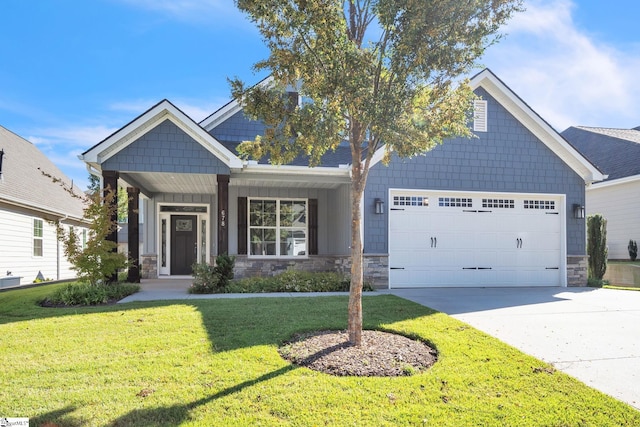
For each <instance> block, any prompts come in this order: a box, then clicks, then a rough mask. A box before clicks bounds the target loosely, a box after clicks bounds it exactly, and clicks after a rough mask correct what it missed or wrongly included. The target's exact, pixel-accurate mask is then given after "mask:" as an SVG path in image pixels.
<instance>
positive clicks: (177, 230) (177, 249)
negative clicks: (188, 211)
mask: <svg viewBox="0 0 640 427" xmlns="http://www.w3.org/2000/svg"><path fill="white" fill-rule="evenodd" d="M197 218H198V217H197V216H195V215H172V216H171V274H172V275H185V274H191V273H192V270H191V266H192V265H193V263H194V262H196V259H197V252H198V233H197V231H198V230H197V228H198V221H197Z"/></svg>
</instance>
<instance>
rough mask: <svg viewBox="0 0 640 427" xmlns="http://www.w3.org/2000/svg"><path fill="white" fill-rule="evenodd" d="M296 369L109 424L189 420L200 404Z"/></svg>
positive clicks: (291, 367) (140, 411) (137, 411)
mask: <svg viewBox="0 0 640 427" xmlns="http://www.w3.org/2000/svg"><path fill="white" fill-rule="evenodd" d="M294 369H297V366H295V365H289V366H285V367H282V368H280V369H276V370H275V371H271V372H269V373H267V374H264V375H262V376H260V377H258V378H254V379H252V380H247V381H244V382H242V383H240V384H236V385H234V386H233V387H229V388H226V389H224V390H221V391H219V392H218V393H215V394H213V395H211V396H208V397H205V398H203V399H199V400H196V401H194V402H191V403H189V404H186V405H173V406H161V407H158V408H151V409H135V410H133V411H131V412H129V413H128V414H125V415H123V416H121V417H120V418H118V419H116V420H114V421H113V422H112V423H111V424H109V425H110V426H113V427H123V426H135V425H145V426H156V425H157V426H165V425H178V424H180V423H183V422H185V421H187V420H188V419H189V411H191V410H193V409H196V408H197V407H198V406H202V405H205V404H207V403H209V402H212V401H214V400H216V399H221V398H223V397H226V396H229V395H231V394H234V393H237V392H239V391H242V390H243V389H245V388H247V387H251V386H253V385H255V384H258V383H261V382H263V381H268V380H270V379H273V378H276V377H278V376H280V375H283V374H286V373H287V372H290V371H293V370H294Z"/></svg>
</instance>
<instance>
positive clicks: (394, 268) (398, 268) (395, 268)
mask: <svg viewBox="0 0 640 427" xmlns="http://www.w3.org/2000/svg"><path fill="white" fill-rule="evenodd" d="M390 269H391V270H404V267H390Z"/></svg>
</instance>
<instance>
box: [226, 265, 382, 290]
mask: <svg viewBox="0 0 640 427" xmlns="http://www.w3.org/2000/svg"><path fill="white" fill-rule="evenodd" d="M350 283H351V281H350V279H349V277H348V276H345V275H343V274H340V273H335V272H324V273H323V272H320V273H318V272H309V271H301V270H286V271H284V272H283V273H280V274H278V275H276V276H269V277H248V278H245V279H241V280H237V281H234V282H232V283H230V284H229V286H227V288H226V290H225V292H229V293H263V292H346V291H348V290H349V286H350ZM363 290H365V291H371V290H373V288H372V287H371V284H370V283H365V284H364V286H363Z"/></svg>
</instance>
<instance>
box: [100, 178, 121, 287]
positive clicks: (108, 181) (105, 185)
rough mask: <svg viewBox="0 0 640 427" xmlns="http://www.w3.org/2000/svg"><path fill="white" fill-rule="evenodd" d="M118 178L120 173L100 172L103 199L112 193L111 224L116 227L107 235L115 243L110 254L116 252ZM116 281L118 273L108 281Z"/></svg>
mask: <svg viewBox="0 0 640 427" xmlns="http://www.w3.org/2000/svg"><path fill="white" fill-rule="evenodd" d="M118 178H120V173H119V172H118V171H105V170H103V171H102V195H103V197H104V196H106V195H107V194H108V192H109V191H110V190H111V191H114V197H113V200H111V207H112V208H113V209H112V210H111V218H110V220H111V222H112V223H115V224H116V226H115V227H114V228H113V231H112V232H111V233H109V234H108V235H107V240H108V241H110V242H113V243H115V245H114V247H113V249H112V252H118V227H117V226H118ZM117 281H118V272H117V271H116V272H115V273H113V275H112V276H111V278H110V279H109V282H110V283H115V282H117Z"/></svg>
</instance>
